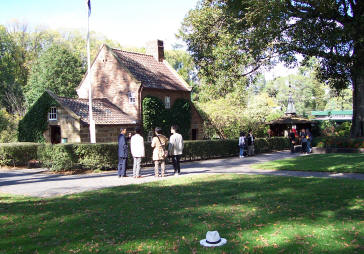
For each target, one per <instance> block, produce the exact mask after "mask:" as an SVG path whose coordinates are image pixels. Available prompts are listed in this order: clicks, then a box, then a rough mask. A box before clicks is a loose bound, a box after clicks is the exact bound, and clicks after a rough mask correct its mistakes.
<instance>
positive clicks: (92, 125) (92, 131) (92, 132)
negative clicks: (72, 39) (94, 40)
mask: <svg viewBox="0 0 364 254" xmlns="http://www.w3.org/2000/svg"><path fill="white" fill-rule="evenodd" d="M90 15H91V0H88V1H87V74H88V75H87V76H88V87H89V89H88V112H89V114H88V115H89V120H90V123H89V124H90V142H91V143H96V135H95V121H94V118H93V111H92V85H91V84H92V82H91V78H92V75H91V59H90Z"/></svg>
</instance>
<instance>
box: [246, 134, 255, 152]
mask: <svg viewBox="0 0 364 254" xmlns="http://www.w3.org/2000/svg"><path fill="white" fill-rule="evenodd" d="M247 143H248V156H253V155H254V136H253V130H252V129H250V130H249V134H248V140H247Z"/></svg>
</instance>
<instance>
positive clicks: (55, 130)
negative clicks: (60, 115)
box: [50, 125, 61, 144]
mask: <svg viewBox="0 0 364 254" xmlns="http://www.w3.org/2000/svg"><path fill="white" fill-rule="evenodd" d="M50 127H51V143H52V144H59V143H61V127H59V126H58V125H51V126H50Z"/></svg>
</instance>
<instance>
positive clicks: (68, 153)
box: [0, 137, 289, 171]
mask: <svg viewBox="0 0 364 254" xmlns="http://www.w3.org/2000/svg"><path fill="white" fill-rule="evenodd" d="M288 147H289V142H288V139H287V138H280V137H277V138H266V139H264V138H263V139H256V141H255V151H256V153H263V152H270V151H273V150H283V149H288ZM117 149H118V145H117V143H98V144H82V143H77V144H57V145H51V144H36V143H29V144H24V143H23V144H21V143H19V144H10V145H1V148H0V151H1V155H0V166H2V165H8V166H25V165H27V163H28V161H29V160H38V161H40V162H41V163H42V165H43V166H45V167H48V168H50V169H51V170H54V171H66V170H71V169H103V170H107V169H116V168H117V164H118V157H117ZM238 153H239V147H238V140H198V141H197V140H196V141H185V146H184V154H183V156H182V158H181V160H182V161H192V160H204V159H213V158H221V157H231V156H237V155H238ZM145 154H146V157H145V158H143V160H142V164H143V165H151V164H152V148H151V146H150V143H145ZM128 163H129V164H128V165H129V167H131V166H132V158H131V155H129V161H128Z"/></svg>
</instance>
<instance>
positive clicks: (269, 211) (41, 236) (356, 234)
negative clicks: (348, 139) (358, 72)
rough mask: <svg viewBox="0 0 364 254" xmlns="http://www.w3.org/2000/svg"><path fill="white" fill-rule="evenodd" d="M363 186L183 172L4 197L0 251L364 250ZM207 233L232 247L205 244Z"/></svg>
mask: <svg viewBox="0 0 364 254" xmlns="http://www.w3.org/2000/svg"><path fill="white" fill-rule="evenodd" d="M363 191H364V183H363V182H361V181H350V180H337V179H336V180H330V179H301V178H279V177H269V176H237V175H224V176H218V175H217V176H208V177H207V178H206V177H201V176H200V177H193V178H190V177H183V178H177V179H173V180H169V181H164V182H156V183H149V184H144V185H130V186H123V187H116V188H109V189H105V190H102V191H94V192H87V193H82V194H78V195H71V196H67V197H63V198H54V199H43V200H40V199H25V198H21V197H16V198H9V197H5V200H4V199H0V205H1V207H0V214H1V217H0V222H1V225H2V226H1V228H0V245H1V246H2V248H1V249H0V253H19V252H22V251H23V252H24V253H33V252H36V251H38V252H39V253H50V252H52V251H53V253H66V252H67V253H69V252H73V253H77V252H82V253H96V252H97V253H115V252H121V253H205V252H206V253H222V251H225V252H226V253H242V252H247V253H309V252H312V253H325V252H326V253H355V252H356V251H357V252H358V253H359V252H360V250H361V248H363V246H364V244H363V241H364V239H363V238H362V235H363V234H364V230H363V224H362V221H363V219H364V216H363V214H364V210H363V207H364V204H363V203H364V201H363V196H362V195H363V194H362V193H363ZM207 230H218V231H219V232H220V235H221V236H222V237H224V238H227V240H228V244H227V245H225V246H223V247H220V248H218V249H214V250H211V249H205V248H202V247H201V246H200V245H199V240H200V239H203V238H204V236H205V234H206V232H207Z"/></svg>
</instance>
